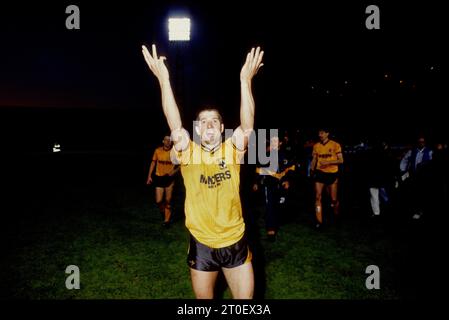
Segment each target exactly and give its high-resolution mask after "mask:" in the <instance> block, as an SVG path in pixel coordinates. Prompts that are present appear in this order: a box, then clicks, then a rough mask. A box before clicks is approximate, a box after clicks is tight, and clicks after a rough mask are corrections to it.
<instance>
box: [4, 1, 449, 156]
mask: <svg viewBox="0 0 449 320" xmlns="http://www.w3.org/2000/svg"><path fill="white" fill-rule="evenodd" d="M92 2H93V1H90V2H86V1H84V2H81V1H77V2H73V1H72V2H65V1H61V2H58V3H54V4H51V5H50V4H45V5H44V4H42V3H40V2H39V3H36V2H30V4H27V3H26V2H21V3H20V4H15V5H14V6H11V5H9V6H4V5H2V8H1V9H0V38H1V50H0V119H1V122H2V124H1V127H2V131H3V132H2V136H3V138H4V139H5V137H6V136H8V137H9V138H8V139H6V140H8V141H9V142H10V143H12V142H14V143H16V142H17V141H19V142H21V143H24V142H26V143H30V144H32V145H37V144H39V143H42V144H43V143H48V141H51V140H52V139H53V140H57V139H63V140H64V139H65V140H66V141H69V142H68V143H71V144H72V145H74V146H75V145H76V146H77V147H78V148H83V147H86V146H87V145H88V142H89V141H96V143H100V144H103V145H111V146H112V145H114V144H116V142H117V141H122V142H123V143H128V144H130V145H132V144H133V142H134V143H135V146H136V147H139V146H141V145H142V144H146V143H151V142H152V141H159V139H160V135H161V134H163V133H165V132H166V131H167V129H168V128H167V126H166V124H165V119H164V117H163V115H162V109H161V104H160V93H159V87H158V84H157V82H156V79H155V78H154V76H153V75H152V74H151V73H150V71H149V70H148V68H147V66H146V64H145V62H144V59H143V57H142V55H141V49H140V46H141V45H142V44H147V45H151V43H153V42H154V43H156V44H157V45H158V49H159V53H160V54H163V55H166V56H167V62H168V67H169V70H170V72H171V78H172V84H173V86H174V89H175V92H176V96H177V98H178V102H179V105H180V108H181V111H182V114H183V121H184V125H185V126H186V127H187V128H188V129H189V130H190V128H191V120H192V118H193V116H194V114H195V113H196V110H197V109H198V108H199V107H201V106H205V105H213V106H217V107H219V108H220V109H221V110H223V114H224V119H225V125H226V126H227V127H231V128H232V127H235V126H237V125H238V111H239V99H240V92H239V72H240V68H241V66H242V64H243V61H244V57H245V55H246V53H247V51H248V50H249V49H250V48H251V47H252V46H256V45H260V46H262V48H263V49H264V50H265V57H264V60H265V62H264V64H265V65H264V67H263V69H262V71H261V72H260V74H258V75H257V77H256V79H255V80H254V95H255V98H256V108H257V111H256V112H257V114H256V126H257V127H259V128H275V127H285V128H316V127H317V126H320V125H323V124H324V125H329V126H331V127H333V128H335V129H336V131H337V132H340V133H341V136H342V138H343V137H346V138H347V139H349V136H351V135H355V134H358V135H363V134H371V135H373V134H374V135H377V134H379V135H387V136H397V137H398V139H402V138H403V137H408V138H410V137H411V135H412V132H414V131H416V130H417V127H418V126H419V127H421V128H423V130H424V131H426V132H427V133H429V134H430V135H433V136H438V135H440V134H441V132H443V131H444V130H443V129H444V128H443V127H442V126H443V124H444V122H445V121H444V119H443V117H442V116H441V112H442V111H441V110H442V109H443V108H444V107H446V106H447V95H444V94H443V92H444V91H443V90H446V88H447V86H446V85H445V83H447V82H446V79H445V77H444V76H443V71H444V70H443V65H444V62H445V60H446V59H447V56H446V57H445V54H444V49H443V47H444V42H445V40H447V33H446V32H445V31H446V30H445V29H444V21H445V20H444V19H443V18H444V15H443V14H444V11H443V9H442V7H441V6H440V5H436V4H434V3H433V2H429V1H426V2H425V3H421V4H419V5H418V4H415V3H413V4H411V3H409V2H406V1H403V2H398V1H394V4H393V3H391V2H393V1H389V2H390V3H388V4H385V3H381V2H364V1H358V2H355V1H354V2H347V1H338V3H337V1H333V2H330V1H329V2H328V3H326V2H321V1H313V2H312V3H311V4H310V3H309V4H306V3H303V2H299V3H298V4H295V5H293V2H292V1H284V2H282V1H275V2H269V3H265V2H261V1H245V2H243V4H242V3H241V2H237V1H236V2H231V1H207V2H199V1H191V2H190V3H189V2H181V1H176V2H175V1H143V2H136V3H132V2H122V3H121V4H118V3H115V2H95V4H93V3H92ZM69 4H77V5H78V6H79V8H80V13H81V29H80V30H67V29H66V28H65V19H66V17H67V16H68V15H67V14H66V13H65V8H66V6H67V5H69ZM369 4H376V5H378V6H379V7H380V24H381V29H380V30H367V29H366V28H365V19H366V17H367V14H365V8H366V6H367V5H369ZM176 14H179V15H187V16H189V17H190V18H191V19H192V24H193V25H192V35H191V37H192V41H190V42H189V43H185V44H182V45H180V44H177V45H176V44H173V43H169V41H168V36H167V33H168V32H167V23H166V21H167V18H168V17H169V16H170V15H176ZM445 36H446V37H445ZM443 59H444V61H443ZM386 75H387V76H386ZM401 80H402V82H400V81H401ZM345 81H346V82H345ZM416 109H418V110H417V111H414V110H416ZM413 130H414V131H413ZM379 131H381V132H379ZM351 138H353V137H352V136H351ZM44 140H45V142H44ZM30 141H31V142H30ZM36 148H39V147H36Z"/></svg>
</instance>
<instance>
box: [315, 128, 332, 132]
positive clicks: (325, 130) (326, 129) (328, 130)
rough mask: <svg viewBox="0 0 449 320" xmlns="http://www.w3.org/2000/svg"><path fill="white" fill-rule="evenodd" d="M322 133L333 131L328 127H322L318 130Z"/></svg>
mask: <svg viewBox="0 0 449 320" xmlns="http://www.w3.org/2000/svg"><path fill="white" fill-rule="evenodd" d="M320 131H324V132H326V133H330V132H331V130H330V129H329V128H328V127H320V128H318V132H320Z"/></svg>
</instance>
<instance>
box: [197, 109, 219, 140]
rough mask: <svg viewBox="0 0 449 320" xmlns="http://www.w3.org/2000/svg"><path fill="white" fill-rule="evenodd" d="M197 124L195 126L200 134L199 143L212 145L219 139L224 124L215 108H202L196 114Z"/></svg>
mask: <svg viewBox="0 0 449 320" xmlns="http://www.w3.org/2000/svg"><path fill="white" fill-rule="evenodd" d="M197 121H198V124H197V126H196V127H195V129H196V132H197V133H198V135H199V136H200V139H201V143H203V144H205V145H210V146H214V145H216V144H218V143H219V142H220V141H221V133H222V132H223V130H224V125H223V123H222V122H221V116H220V114H219V113H218V111H217V110H213V109H210V110H204V111H201V112H200V113H199V114H198V117H197Z"/></svg>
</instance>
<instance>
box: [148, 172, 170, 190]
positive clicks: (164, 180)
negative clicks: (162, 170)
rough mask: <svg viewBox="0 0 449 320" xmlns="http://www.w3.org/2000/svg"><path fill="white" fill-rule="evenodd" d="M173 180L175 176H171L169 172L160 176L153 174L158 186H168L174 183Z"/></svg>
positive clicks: (154, 181) (154, 182)
mask: <svg viewBox="0 0 449 320" xmlns="http://www.w3.org/2000/svg"><path fill="white" fill-rule="evenodd" d="M173 181H174V177H173V176H169V175H168V174H166V175H165V176H158V175H154V176H153V184H154V186H155V187H158V188H167V187H169V186H170V185H171V184H172V183H173Z"/></svg>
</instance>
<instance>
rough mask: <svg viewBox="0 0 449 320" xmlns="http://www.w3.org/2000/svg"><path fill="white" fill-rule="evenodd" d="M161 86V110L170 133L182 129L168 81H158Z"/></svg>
mask: <svg viewBox="0 0 449 320" xmlns="http://www.w3.org/2000/svg"><path fill="white" fill-rule="evenodd" d="M159 84H160V86H161V97H162V110H163V111H164V115H165V118H166V119H167V123H168V126H169V128H170V131H174V130H180V129H181V128H182V122H181V115H180V113H179V108H178V105H177V104H176V100H175V96H174V94H173V90H172V87H171V84H170V81H169V79H164V80H162V81H159Z"/></svg>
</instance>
